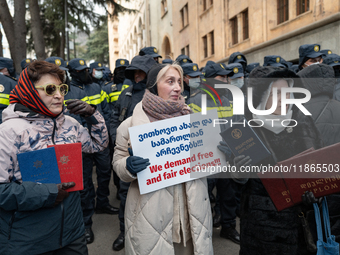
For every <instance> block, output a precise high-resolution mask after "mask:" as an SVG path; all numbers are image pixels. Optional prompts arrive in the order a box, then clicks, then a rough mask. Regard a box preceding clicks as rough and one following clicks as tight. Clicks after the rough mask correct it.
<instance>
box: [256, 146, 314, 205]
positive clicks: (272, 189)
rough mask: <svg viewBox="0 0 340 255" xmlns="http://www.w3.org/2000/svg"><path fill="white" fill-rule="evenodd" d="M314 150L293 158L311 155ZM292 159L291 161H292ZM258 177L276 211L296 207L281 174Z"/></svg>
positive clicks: (265, 174) (311, 149)
mask: <svg viewBox="0 0 340 255" xmlns="http://www.w3.org/2000/svg"><path fill="white" fill-rule="evenodd" d="M313 150H314V148H310V149H308V150H306V151H303V152H301V153H299V154H297V155H295V156H294V157H292V158H295V157H299V156H301V155H303V154H306V153H309V152H311V151H313ZM292 158H290V159H292ZM258 176H259V177H260V179H261V182H262V184H263V186H264V187H265V188H266V190H267V192H268V194H269V196H270V198H271V200H272V201H273V203H274V205H275V207H276V210H277V211H282V210H283V209H286V208H289V207H292V206H293V205H295V203H293V201H292V197H291V195H290V192H289V189H288V187H287V185H286V183H285V181H284V180H283V178H282V175H281V173H279V172H278V173H275V172H274V173H269V172H267V173H264V174H261V173H259V174H258Z"/></svg>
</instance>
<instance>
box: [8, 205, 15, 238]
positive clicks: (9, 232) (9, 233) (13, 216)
mask: <svg viewBox="0 0 340 255" xmlns="http://www.w3.org/2000/svg"><path fill="white" fill-rule="evenodd" d="M16 213H17V212H16V211H15V212H14V213H13V215H12V217H11V219H10V221H9V228H8V240H9V239H11V231H12V225H13V222H14V219H15V214H16Z"/></svg>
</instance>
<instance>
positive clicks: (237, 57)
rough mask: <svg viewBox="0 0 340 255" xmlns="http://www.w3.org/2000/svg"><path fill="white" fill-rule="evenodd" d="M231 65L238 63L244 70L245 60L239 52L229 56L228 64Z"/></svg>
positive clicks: (245, 66)
mask: <svg viewBox="0 0 340 255" xmlns="http://www.w3.org/2000/svg"><path fill="white" fill-rule="evenodd" d="M233 63H240V64H241V65H242V67H243V70H246V68H247V59H246V57H245V56H244V55H243V54H242V53H241V52H238V51H237V52H234V53H233V54H231V55H230V57H229V60H228V64H233ZM245 76H246V77H247V76H248V74H246V75H245Z"/></svg>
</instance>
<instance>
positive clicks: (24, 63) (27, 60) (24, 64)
mask: <svg viewBox="0 0 340 255" xmlns="http://www.w3.org/2000/svg"><path fill="white" fill-rule="evenodd" d="M31 62H32V59H31V58H24V59H23V60H21V62H20V66H21V69H22V70H24V69H25V68H26V67H27V66H28V65H29V64H30V63H31Z"/></svg>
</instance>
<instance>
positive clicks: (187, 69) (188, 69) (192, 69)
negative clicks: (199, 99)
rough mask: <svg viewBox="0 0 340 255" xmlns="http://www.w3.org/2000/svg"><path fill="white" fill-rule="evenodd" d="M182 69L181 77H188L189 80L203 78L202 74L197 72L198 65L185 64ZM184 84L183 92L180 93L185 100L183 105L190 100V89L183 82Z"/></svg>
mask: <svg viewBox="0 0 340 255" xmlns="http://www.w3.org/2000/svg"><path fill="white" fill-rule="evenodd" d="M182 69H183V75H184V76H185V75H189V76H190V77H191V78H193V77H197V76H200V77H203V75H202V73H201V72H200V71H199V68H198V65H197V64H195V63H187V64H183V65H182ZM183 84H184V90H183V92H182V96H183V97H184V99H185V103H187V102H188V100H189V98H190V87H189V84H187V83H186V82H185V81H183Z"/></svg>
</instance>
